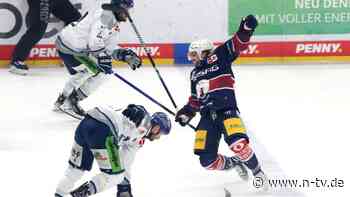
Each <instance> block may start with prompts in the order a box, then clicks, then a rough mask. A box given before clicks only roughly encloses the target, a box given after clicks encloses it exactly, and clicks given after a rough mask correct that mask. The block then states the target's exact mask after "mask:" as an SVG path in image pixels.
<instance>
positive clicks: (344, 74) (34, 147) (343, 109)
mask: <svg viewBox="0 0 350 197" xmlns="http://www.w3.org/2000/svg"><path fill="white" fill-rule="evenodd" d="M190 69H191V68H189V67H160V68H159V70H160V72H161V74H162V76H163V78H164V80H165V82H166V84H167V85H168V86H169V90H170V91H171V93H172V95H173V96H174V99H175V101H176V102H177V104H178V106H182V105H183V104H184V103H185V102H186V100H187V98H188V96H189V72H190ZM234 69H235V74H236V93H237V99H238V102H239V107H240V110H241V112H242V116H243V118H244V120H245V123H246V126H247V127H248V129H249V133H250V135H251V138H252V144H253V146H254V149H255V150H256V153H257V155H258V158H259V159H260V161H261V165H262V166H263V168H264V169H265V171H266V173H267V174H268V175H269V176H270V178H273V179H285V178H291V179H299V180H301V179H309V180H310V181H312V180H314V179H315V178H319V179H328V180H329V181H331V180H332V179H335V178H337V179H338V180H343V181H344V187H337V188H320V187H310V188H298V189H291V188H287V189H286V188H274V189H271V190H270V191H269V192H258V191H257V190H256V189H254V187H253V186H252V184H251V183H250V182H249V183H244V182H242V181H240V180H239V179H238V177H237V175H236V173H235V172H234V171H230V172H209V171H206V170H204V169H202V168H201V166H200V164H199V161H198V158H197V156H195V155H193V153H192V152H193V151H192V147H193V140H194V132H193V131H192V130H191V129H189V128H182V127H180V126H178V125H176V124H175V123H173V126H174V127H173V130H172V133H171V135H169V136H167V137H164V138H163V139H162V140H160V141H158V142H154V143H146V145H145V146H144V148H143V149H142V150H140V152H139V153H138V155H137V158H136V161H135V164H134V166H133V179H132V185H133V192H134V196H135V197H164V196H166V197H179V196H181V197H224V196H225V194H224V188H226V189H227V190H228V191H229V192H230V193H231V194H232V197H236V196H317V197H319V196H332V197H333V196H349V194H350V192H349V189H348V188H349V187H350V186H349V181H350V170H349V164H350V163H349V160H350V159H349V153H348V152H347V151H349V150H350V146H349V144H350V142H349V134H348V133H349V132H350V121H349V120H348V119H349V118H350V116H349V115H350V91H349V90H350V66H348V65H289V66H276V65H271V66H236V67H234ZM116 70H117V71H118V72H119V73H120V74H121V75H123V76H124V77H126V78H127V79H128V80H130V81H131V82H132V83H134V84H136V85H137V86H139V87H140V88H141V89H143V90H144V91H146V92H147V93H149V94H150V95H152V96H153V97H154V98H156V99H157V100H159V101H160V102H161V103H163V104H164V105H166V106H168V107H169V108H170V109H173V107H172V105H171V102H170V100H169V99H168V97H167V95H166V93H165V91H164V90H163V88H162V86H161V84H160V82H159V80H158V78H157V75H156V74H155V72H154V71H153V69H152V68H151V67H145V68H142V69H140V70H138V71H135V72H133V71H131V70H129V69H127V68H117V69H116ZM67 78H68V75H67V72H66V71H65V70H64V69H63V68H57V69H32V70H30V75H29V76H25V77H23V76H15V75H12V74H9V73H8V72H7V70H5V69H1V70H0V91H1V93H0V158H1V159H0V196H1V197H24V196H26V197H27V196H30V197H34V196H37V197H47V196H53V193H54V191H55V187H56V184H57V182H58V180H59V179H60V178H61V176H62V174H63V172H64V170H65V168H66V166H67V159H68V156H69V152H70V148H71V144H72V142H73V135H74V129H75V127H76V126H77V124H78V121H76V120H74V119H72V118H70V117H68V116H65V115H63V114H57V113H55V112H52V111H51V109H52V106H53V102H54V101H55V99H56V97H57V96H58V93H59V91H60V90H61V88H62V87H63V85H64V83H65V81H66V79H67ZM128 103H138V104H143V105H145V106H146V108H147V109H149V111H156V110H161V109H160V108H159V107H158V106H156V105H154V104H153V103H151V102H149V101H148V100H147V99H146V98H145V97H143V96H141V95H140V94H139V93H137V92H136V91H134V90H133V89H131V88H130V87H128V86H127V85H125V84H124V83H123V82H121V81H120V80H118V79H117V78H116V77H114V76H110V79H109V80H108V82H106V83H105V84H104V85H103V86H102V87H101V88H100V89H99V90H98V91H97V92H96V93H95V94H94V95H92V96H91V97H90V98H89V99H88V100H86V101H84V102H83V106H84V107H85V108H91V107H93V106H95V105H101V104H102V105H113V106H117V107H123V106H125V105H127V104H128ZM220 152H221V153H225V154H227V155H230V154H231V152H230V151H229V150H228V149H227V147H226V144H225V143H224V142H223V141H222V144H221V146H220ZM97 170H98V169H97V168H96V165H95V166H94V169H93V171H92V172H89V173H87V175H86V176H85V177H84V180H82V182H83V181H85V180H87V179H88V178H89V177H91V176H92V175H93V174H94V173H96V172H97ZM115 192H116V189H115V188H113V189H111V190H110V191H107V192H105V193H102V194H100V195H97V197H98V196H101V197H102V196H106V197H107V196H115Z"/></svg>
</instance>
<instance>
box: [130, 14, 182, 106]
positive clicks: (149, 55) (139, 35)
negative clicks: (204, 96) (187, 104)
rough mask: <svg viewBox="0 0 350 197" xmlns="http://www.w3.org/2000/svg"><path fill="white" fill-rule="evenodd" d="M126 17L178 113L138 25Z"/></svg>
mask: <svg viewBox="0 0 350 197" xmlns="http://www.w3.org/2000/svg"><path fill="white" fill-rule="evenodd" d="M126 15H127V17H128V19H129V21H130V24H131V26H132V28H133V29H134V31H135V33H136V36H137V38H138V39H139V42H140V43H141V47H142V48H143V50H145V52H146V54H147V57H148V59H149V60H150V62H151V64H152V67H153V68H154V70H155V71H156V73H157V75H158V78H159V80H160V82H161V83H162V85H163V88H164V89H165V91H166V93H167V94H168V97H169V98H170V100H171V102H172V103H173V106H174V107H175V110H176V111H177V105H176V103H175V101H174V99H173V97H172V96H171V94H170V91H169V89H168V87H167V85H166V84H165V82H164V80H163V78H162V76H161V75H160V73H159V70H158V68H157V67H156V64H155V62H154V60H153V58H152V56H151V53H150V52H149V50H148V48H147V47H146V44H145V42H144V41H143V38H142V36H141V34H140V32H139V31H138V30H137V28H136V25H135V23H134V21H133V20H132V18H131V16H130V14H129V13H128V12H127V14H126Z"/></svg>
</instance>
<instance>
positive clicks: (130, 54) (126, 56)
mask: <svg viewBox="0 0 350 197" xmlns="http://www.w3.org/2000/svg"><path fill="white" fill-rule="evenodd" d="M112 56H113V58H114V59H117V60H120V61H123V62H126V63H128V64H129V66H130V68H131V69H133V70H136V68H140V67H141V65H142V59H141V58H140V57H139V56H138V55H137V54H136V53H135V52H134V51H132V50H131V49H117V50H114V51H113V54H112Z"/></svg>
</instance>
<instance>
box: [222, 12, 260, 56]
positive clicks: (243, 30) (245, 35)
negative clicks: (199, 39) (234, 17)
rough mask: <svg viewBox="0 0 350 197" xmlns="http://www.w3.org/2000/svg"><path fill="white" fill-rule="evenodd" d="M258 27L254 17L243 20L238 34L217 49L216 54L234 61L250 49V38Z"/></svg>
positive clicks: (250, 16)
mask: <svg viewBox="0 0 350 197" xmlns="http://www.w3.org/2000/svg"><path fill="white" fill-rule="evenodd" d="M257 26H258V21H257V19H256V18H255V16H254V15H248V16H246V17H244V18H242V20H241V23H240V25H239V28H238V30H237V31H236V33H235V34H234V35H233V36H232V37H231V38H230V39H229V40H227V41H226V42H225V43H224V44H222V45H220V46H219V47H217V48H216V50H215V51H216V53H217V54H218V55H220V56H222V58H224V57H226V58H230V59H231V60H232V61H234V60H235V59H236V58H237V57H238V56H239V54H240V53H241V52H242V51H244V50H246V49H247V48H248V45H249V42H250V38H251V37H252V35H253V33H254V31H255V29H256V28H257Z"/></svg>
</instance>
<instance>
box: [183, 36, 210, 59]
mask: <svg viewBox="0 0 350 197" xmlns="http://www.w3.org/2000/svg"><path fill="white" fill-rule="evenodd" d="M213 48H214V45H213V43H212V42H211V41H209V40H208V39H203V40H196V41H193V42H192V43H191V44H190V46H189V47H188V53H191V52H196V53H197V54H198V56H199V58H200V59H202V56H201V54H202V52H203V51H211V50H212V49H213ZM187 59H188V60H189V61H191V59H190V57H189V55H187Z"/></svg>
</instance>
